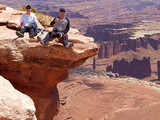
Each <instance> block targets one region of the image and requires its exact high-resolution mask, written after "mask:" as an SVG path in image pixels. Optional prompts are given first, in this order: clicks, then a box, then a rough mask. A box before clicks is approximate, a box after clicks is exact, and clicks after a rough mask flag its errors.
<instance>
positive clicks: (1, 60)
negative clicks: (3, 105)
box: [0, 0, 160, 120]
mask: <svg viewBox="0 0 160 120" xmlns="http://www.w3.org/2000/svg"><path fill="white" fill-rule="evenodd" d="M0 3H3V4H5V5H8V6H12V7H14V8H16V9H17V8H21V7H22V6H25V5H26V4H31V6H33V8H35V9H36V10H38V11H41V12H43V13H44V14H47V15H51V16H53V17H54V16H57V14H58V9H59V8H60V7H64V8H66V10H67V16H68V17H69V19H70V21H71V26H72V27H74V28H76V29H78V30H80V32H79V31H78V30H76V29H73V28H71V30H70V32H69V42H70V43H71V42H73V43H75V45H74V47H73V48H71V49H68V50H66V49H64V48H63V45H62V44H61V43H57V41H58V40H56V41H53V42H49V43H48V44H47V45H46V46H42V45H41V44H40V43H39V42H38V41H37V40H36V39H29V38H28V35H25V37H24V38H16V35H15V30H17V28H18V26H19V19H20V16H21V15H22V14H23V13H24V12H20V11H17V10H13V9H12V8H10V7H6V6H3V5H2V6H1V5H0V17H1V18H3V19H0V28H1V30H0V31H1V32H0V53H1V54H0V75H1V76H3V77H4V78H5V79H8V80H9V81H10V82H11V84H12V85H13V87H15V88H16V89H17V90H19V91H21V92H22V93H24V94H26V95H28V96H29V97H30V98H31V99H32V100H33V102H34V105H35V109H36V111H35V109H34V107H33V106H34V105H33V103H32V102H31V103H32V104H31V105H32V109H30V110H29V111H27V112H29V113H30V115H31V117H32V118H31V119H35V115H36V117H37V119H38V120H51V119H53V117H54V119H56V120H62V119H67V120H73V119H75V120H82V119H84V120H104V119H109V120H115V119H117V118H119V120H124V119H125V120H135V119H141V120H145V119H147V118H149V119H154V120H159V118H160V116H159V114H158V111H159V106H160V105H159V101H158V100H159V97H160V96H159V78H160V73H159V64H158V65H157V61H159V60H160V54H159V53H160V49H159V43H160V29H159V28H160V22H159V21H160V15H159V11H160V9H159V8H160V7H159V5H160V1H159V0H154V1H153V0H150V1H143V0H129V1H125V0H121V1H118V0H116V1H111V0H107V1H106V0H100V1H98V2H97V0H83V1H82V0H76V1H73V0H69V1H67V2H65V1H64V0H59V1H57V0H55V1H51V0H45V1H44V0H43V1H41V0H27V1H22V0H15V1H10V0H1V1H0ZM113 5H114V6H113ZM39 26H40V27H42V26H41V25H40V23H39ZM42 28H43V27H42ZM80 33H82V34H84V35H85V36H84V35H80ZM45 34H46V33H45ZM86 36H89V37H86ZM91 37H93V38H91ZM94 41H95V42H96V43H97V44H98V46H97V45H96V44H95V43H94ZM98 47H99V52H98ZM97 53H98V55H97V56H96V57H94V58H92V57H93V56H95V55H96V54H97ZM92 63H94V65H93V64H92ZM82 64H83V65H82ZM81 65H82V66H81ZM78 66H81V67H78ZM107 66H109V67H107ZM124 66H125V67H124ZM129 66H131V68H128V67H129ZM75 67H77V68H75ZM74 68H75V69H74ZM91 68H94V69H95V70H93V69H91ZM106 68H107V72H105V71H106ZM71 69H73V70H71ZM108 71H109V72H110V71H112V72H115V73H108ZM117 73H119V74H120V76H119V75H118V74H117ZM109 76H110V77H111V78H110V77H109ZM113 76H114V77H113ZM118 76H119V78H115V77H118ZM133 77H136V78H141V79H136V78H133ZM146 81H147V82H146ZM153 82H155V83H157V84H155V83H153ZM59 96H60V98H59ZM32 100H31V101H32ZM29 101H30V100H29ZM27 112H26V113H25V114H27ZM95 113H97V114H95ZM149 113H151V114H149ZM34 114H35V115H34ZM133 114H134V115H135V116H133ZM27 117H28V116H27ZM29 117H30V116H29ZM0 120H1V118H0ZM2 120H3V118H2Z"/></svg>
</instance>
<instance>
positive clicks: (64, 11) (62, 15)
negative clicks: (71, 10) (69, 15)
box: [59, 8, 66, 18]
mask: <svg viewBox="0 0 160 120" xmlns="http://www.w3.org/2000/svg"><path fill="white" fill-rule="evenodd" d="M65 14H66V10H65V9H64V8H61V9H59V15H60V17H61V18H64V16H65Z"/></svg>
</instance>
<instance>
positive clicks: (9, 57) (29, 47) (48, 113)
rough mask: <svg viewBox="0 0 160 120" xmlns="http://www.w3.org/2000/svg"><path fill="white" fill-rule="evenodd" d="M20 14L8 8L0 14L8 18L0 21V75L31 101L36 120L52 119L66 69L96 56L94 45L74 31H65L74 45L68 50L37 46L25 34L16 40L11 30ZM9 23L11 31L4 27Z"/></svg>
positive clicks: (52, 45)
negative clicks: (34, 109) (33, 105)
mask: <svg viewBox="0 0 160 120" xmlns="http://www.w3.org/2000/svg"><path fill="white" fill-rule="evenodd" d="M20 14H22V12H19V11H16V10H14V9H12V8H9V7H6V10H1V13H0V16H1V18H4V17H2V16H5V15H6V16H8V17H7V18H6V17H5V20H3V19H1V21H0V23H3V25H1V26H0V75H2V76H3V77H5V78H6V79H8V80H9V81H10V82H11V83H12V84H13V86H14V87H15V88H16V89H18V90H19V91H21V92H23V93H25V94H27V95H29V96H30V97H31V98H32V100H33V101H34V104H35V107H36V117H37V119H38V120H52V119H53V117H54V116H55V115H56V114H57V113H58V109H59V96H58V90H57V87H56V86H57V84H58V83H59V82H61V81H62V80H64V79H66V78H67V77H68V72H67V70H69V69H73V68H75V67H77V66H79V65H81V64H83V63H84V62H85V61H86V60H87V59H88V58H89V57H92V56H94V55H96V54H97V52H98V46H97V45H96V44H95V43H94V42H93V38H89V37H85V36H83V35H80V34H79V32H78V31H77V30H75V29H71V31H70V32H69V42H73V43H74V46H73V47H72V48H68V49H65V48H64V47H63V45H62V44H61V43H57V42H56V41H50V42H49V43H48V44H46V45H41V44H40V42H38V41H37V40H36V39H29V38H28V34H27V33H25V36H24V38H17V36H16V35H15V31H14V30H13V29H17V28H18V26H19V20H20V19H19V18H20V16H21V15H20ZM13 17H14V18H15V19H16V20H18V21H16V20H15V19H11V18H13ZM10 20H13V22H10ZM14 20H15V21H14ZM10 23H12V25H13V26H10V28H12V29H8V27H7V26H9V24H10ZM45 34H46V33H45Z"/></svg>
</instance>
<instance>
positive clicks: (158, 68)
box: [157, 61, 160, 80]
mask: <svg viewBox="0 0 160 120" xmlns="http://www.w3.org/2000/svg"><path fill="white" fill-rule="evenodd" d="M157 71H158V80H160V61H158V62H157Z"/></svg>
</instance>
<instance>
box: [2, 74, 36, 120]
mask: <svg viewBox="0 0 160 120" xmlns="http://www.w3.org/2000/svg"><path fill="white" fill-rule="evenodd" d="M35 111H36V109H35V107H34V103H33V101H32V99H31V98H29V97H28V96H27V95H24V94H22V93H21V92H19V91H17V90H16V89H14V87H13V86H12V85H11V83H10V82H9V81H8V80H6V79H4V78H3V77H2V76H0V120H37V119H36V116H35Z"/></svg>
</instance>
